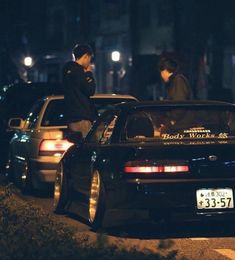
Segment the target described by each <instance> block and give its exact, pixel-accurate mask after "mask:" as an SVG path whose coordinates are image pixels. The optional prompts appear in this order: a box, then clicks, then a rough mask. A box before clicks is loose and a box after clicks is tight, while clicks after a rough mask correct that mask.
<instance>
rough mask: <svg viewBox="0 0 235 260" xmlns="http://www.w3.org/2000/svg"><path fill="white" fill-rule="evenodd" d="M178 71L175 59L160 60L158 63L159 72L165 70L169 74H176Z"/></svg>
mask: <svg viewBox="0 0 235 260" xmlns="http://www.w3.org/2000/svg"><path fill="white" fill-rule="evenodd" d="M178 69H179V66H178V63H177V61H176V60H175V59H171V58H162V59H161V60H160V62H159V70H160V71H163V70H167V71H169V72H172V73H174V72H176V71H177V70H178Z"/></svg>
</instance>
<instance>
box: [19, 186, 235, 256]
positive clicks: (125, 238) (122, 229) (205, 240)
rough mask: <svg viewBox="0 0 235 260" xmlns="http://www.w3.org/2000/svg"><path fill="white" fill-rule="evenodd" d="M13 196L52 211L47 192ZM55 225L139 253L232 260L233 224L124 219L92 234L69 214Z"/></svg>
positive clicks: (88, 228) (234, 239)
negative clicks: (147, 252)
mask: <svg viewBox="0 0 235 260" xmlns="http://www.w3.org/2000/svg"><path fill="white" fill-rule="evenodd" d="M15 192H16V194H18V196H20V197H21V198H22V199H23V200H25V201H27V202H30V203H33V204H36V205H38V206H40V207H42V208H43V209H44V210H45V211H48V212H50V214H53V212H52V210H51V209H52V204H53V199H52V198H51V195H50V194H48V193H46V194H45V195H44V196H42V195H38V196H23V195H21V194H20V192H19V190H17V189H16V190H15ZM53 216H54V218H55V220H56V221H58V222H63V223H65V224H66V225H68V226H70V227H72V228H73V230H76V234H77V236H78V237H85V238H87V240H88V241H90V242H92V241H96V240H97V238H98V237H99V236H100V235H103V236H104V237H105V241H106V242H108V244H112V243H113V244H115V245H118V247H120V248H125V249H128V248H129V249H130V248H131V247H135V248H136V249H137V250H139V251H143V250H150V252H161V253H163V254H166V253H167V252H170V251H173V250H176V251H177V257H176V259H181V257H185V258H182V259H195V260H196V259H208V260H216V259H219V260H223V259H224V260H226V259H235V224H234V223H232V222H228V223H224V222H222V223H221V222H214V223H211V222H209V221H208V222H204V223H198V222H179V221H178V222H171V223H164V222H163V223H159V224H157V223H151V222H150V223H149V222H140V223H136V224H133V223H132V221H133V220H127V224H126V225H117V226H116V227H112V228H106V229H104V230H102V231H100V232H94V231H92V230H91V228H90V226H89V225H88V223H86V221H84V219H82V218H79V217H76V216H74V215H72V214H69V215H54V214H53Z"/></svg>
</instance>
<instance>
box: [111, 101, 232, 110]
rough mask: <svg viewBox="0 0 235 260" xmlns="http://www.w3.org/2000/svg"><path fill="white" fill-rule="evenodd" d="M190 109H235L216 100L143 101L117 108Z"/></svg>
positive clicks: (120, 105) (121, 105) (226, 103)
mask: <svg viewBox="0 0 235 260" xmlns="http://www.w3.org/2000/svg"><path fill="white" fill-rule="evenodd" d="M179 106H180V107H190V106H194V107H195V106H207V107H213V106H215V107H218V106H219V107H225V106H226V107H235V105H234V104H232V103H228V102H223V101H215V100H192V101H167V100H166V101H142V102H128V103H123V104H118V105H116V107H118V108H121V109H126V110H128V109H136V108H150V107H179Z"/></svg>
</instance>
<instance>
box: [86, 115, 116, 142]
mask: <svg viewBox="0 0 235 260" xmlns="http://www.w3.org/2000/svg"><path fill="white" fill-rule="evenodd" d="M116 120H117V115H114V114H113V113H112V114H110V113H109V114H106V116H104V117H103V118H102V119H101V120H100V121H99V123H98V125H97V126H96V127H95V129H93V132H92V133H91V134H90V135H89V137H88V139H87V141H88V142H90V143H101V144H105V143H108V142H109V140H110V138H111V136H112V133H113V129H114V126H115V123H116Z"/></svg>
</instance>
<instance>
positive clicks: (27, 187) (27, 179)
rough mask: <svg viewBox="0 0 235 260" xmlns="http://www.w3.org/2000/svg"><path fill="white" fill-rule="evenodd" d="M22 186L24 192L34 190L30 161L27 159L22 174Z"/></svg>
mask: <svg viewBox="0 0 235 260" xmlns="http://www.w3.org/2000/svg"><path fill="white" fill-rule="evenodd" d="M20 178H21V179H20V188H21V191H22V193H30V192H32V190H33V187H32V179H31V172H30V166H29V162H28V161H27V160H26V161H25V162H24V164H23V167H22V172H21V176H20Z"/></svg>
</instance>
